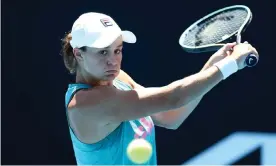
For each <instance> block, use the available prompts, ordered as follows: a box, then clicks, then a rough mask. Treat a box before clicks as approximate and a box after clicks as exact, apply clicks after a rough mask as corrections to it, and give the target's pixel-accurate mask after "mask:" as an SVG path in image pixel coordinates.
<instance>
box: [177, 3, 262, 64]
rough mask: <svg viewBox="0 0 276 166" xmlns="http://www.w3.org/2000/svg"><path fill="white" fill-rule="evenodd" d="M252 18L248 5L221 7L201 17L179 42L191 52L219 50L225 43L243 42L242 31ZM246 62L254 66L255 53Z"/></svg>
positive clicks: (256, 60) (256, 61)
mask: <svg viewBox="0 0 276 166" xmlns="http://www.w3.org/2000/svg"><path fill="white" fill-rule="evenodd" d="M251 20H252V13H251V11H250V9H249V8H248V7H247V6H244V5H234V6H229V7H225V8H222V9H219V10H217V11H215V12H212V13H210V14H208V15H206V16H205V17H203V18H201V19H199V20H198V21H196V22H195V23H193V24H192V25H191V26H190V27H188V28H187V29H186V30H185V31H184V32H183V33H182V35H181V36H180V39H179V44H180V45H181V47H182V48H183V49H184V50H185V51H187V52H189V53H201V52H210V51H217V50H218V49H220V48H221V47H222V46H224V44H225V43H230V42H234V41H236V42H237V44H239V43H241V33H242V32H244V31H245V29H246V28H247V26H248V25H249V24H250V22H251ZM245 63H246V65H247V66H248V67H253V66H255V65H256V64H257V63H258V58H257V56H256V55H254V54H250V55H248V56H247V58H246V60H245Z"/></svg>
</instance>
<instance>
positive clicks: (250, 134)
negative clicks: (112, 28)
mask: <svg viewBox="0 0 276 166" xmlns="http://www.w3.org/2000/svg"><path fill="white" fill-rule="evenodd" d="M238 4H239V5H246V6H248V7H249V8H250V9H251V10H252V12H253V20H252V22H251V24H250V26H249V27H248V28H247V30H246V32H245V33H244V34H243V35H242V37H243V38H242V39H243V40H247V41H249V42H250V43H251V44H252V45H253V46H255V47H256V48H257V50H258V52H259V54H260V56H261V58H260V61H259V64H258V65H257V66H256V67H254V68H247V69H244V70H242V71H240V72H238V73H236V74H234V75H232V76H231V77H230V78H229V79H227V80H226V81H223V82H221V83H220V84H219V85H218V86H217V87H215V88H214V89H213V90H211V91H210V92H209V93H208V94H207V95H206V96H205V97H204V98H203V100H202V101H201V103H200V104H199V105H198V107H197V108H196V110H195V111H194V112H193V113H192V114H191V115H190V117H189V118H188V119H187V120H186V121H185V122H184V123H183V124H182V126H181V127H180V128H179V129H178V130H166V129H163V128H157V131H156V132H157V135H156V139H157V155H158V164H160V165H163V164H177V165H178V164H195V163H200V164H216V163H220V164H239V165H243V164H246V165H248V164H254V165H259V164H276V161H275V160H276V152H275V149H276V147H275V146H276V143H275V140H276V137H275V135H276V125H275V124H276V123H275V118H276V113H275V111H276V109H275V106H274V103H275V99H276V97H275V92H276V90H275V83H276V81H275V80H276V78H275V77H276V74H275V71H276V70H275V61H276V58H275V39H274V38H275V33H274V32H275V28H274V26H273V24H274V22H273V21H275V14H271V13H273V11H274V10H275V8H274V6H273V1H270V0H263V1H252V0H242V1H241V0H238V1H237V0H224V1H221V0H209V1H203V0H202V1H184V0H175V1H166V0H164V1H162V0H159V1H144V0H139V1H138V0H137V1H134V0H128V1H127V0H105V1H100V0H98V1H95V0H94V1H92V0H90V1H88V0H82V1H74V0H67V1H65V0H59V1H57V0H56V1H55V0H47V1H46V0H44V1H42V0H37V1H21V0H3V1H1V7H2V17H1V19H2V22H1V23H2V26H1V28H2V30H1V39H2V45H1V49H2V50H1V51H2V52H1V54H2V57H1V58H2V65H1V69H2V82H1V83H2V90H1V93H2V102H1V104H2V111H1V113H2V116H1V136H2V138H1V151H2V153H1V160H2V161H1V164H13V165H14V164H17V165H19V164H20V165H23V164H28V165H31V164H40V165H42V164H48V165H49V164H50V165H54V164H55V165H56V164H58V165H61V164H62V165H67V164H70V165H71V164H76V163H75V158H74V153H73V149H72V144H71V140H70V136H69V130H68V126H67V121H66V116H65V108H64V93H65V91H66V88H67V85H68V83H70V82H72V81H74V78H73V77H72V76H70V75H69V74H68V71H67V70H66V69H65V67H64V65H63V61H62V57H61V56H60V49H61V38H62V37H63V36H64V35H65V33H66V32H68V31H69V30H70V29H71V27H72V24H73V22H74V21H75V20H76V18H77V17H78V16H79V15H81V14H82V13H84V12H90V11H95V12H102V13H105V14H108V15H111V16H112V17H113V18H114V19H115V20H116V22H117V23H118V24H119V25H120V27H121V28H122V29H128V30H131V31H133V32H134V33H135V34H136V36H137V38H138V41H137V44H134V45H127V44H126V45H125V46H124V49H125V50H124V58H123V65H122V69H123V70H125V71H126V72H127V73H129V75H131V76H132V77H133V78H134V80H136V82H138V83H139V84H141V85H143V86H146V87H154V86H163V85H166V84H169V83H171V82H172V81H175V80H177V79H181V78H183V77H185V76H189V75H191V74H194V73H196V72H198V71H199V70H200V69H201V68H202V67H203V65H204V64H205V62H206V61H207V60H208V58H209V57H210V55H211V54H212V53H201V54H190V53H186V52H184V51H183V50H182V48H181V47H180V45H179V44H178V39H179V37H180V35H181V33H182V32H183V31H184V30H185V29H186V28H187V27H188V26H189V25H190V24H192V23H193V22H194V21H196V20H198V19H199V18H201V17H202V16H205V15H206V14H208V13H210V12H212V11H214V10H217V9H219V8H222V7H226V6H230V5H238ZM273 36H274V37H273ZM210 161H211V162H210Z"/></svg>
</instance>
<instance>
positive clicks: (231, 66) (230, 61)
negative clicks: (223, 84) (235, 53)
mask: <svg viewBox="0 0 276 166" xmlns="http://www.w3.org/2000/svg"><path fill="white" fill-rule="evenodd" d="M214 65H215V66H217V67H218V68H219V70H220V71H221V73H222V75H223V79H224V80H225V79H226V78H227V77H229V76H230V75H231V74H233V73H235V72H237V71H238V70H239V67H238V64H237V62H236V60H235V59H234V58H232V57H231V56H228V57H226V58H224V59H223V60H221V61H219V62H217V63H215V64H214Z"/></svg>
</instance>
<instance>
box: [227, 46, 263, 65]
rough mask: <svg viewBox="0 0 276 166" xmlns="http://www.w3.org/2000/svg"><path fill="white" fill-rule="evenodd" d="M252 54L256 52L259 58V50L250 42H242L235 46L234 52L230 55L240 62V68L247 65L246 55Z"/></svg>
mask: <svg viewBox="0 0 276 166" xmlns="http://www.w3.org/2000/svg"><path fill="white" fill-rule="evenodd" d="M250 54H254V55H256V56H257V58H259V54H258V52H257V50H256V49H255V48H254V47H253V46H252V45H251V44H249V43H247V42H245V43H240V44H238V45H236V46H235V47H233V52H232V54H231V55H230V56H232V57H233V58H234V59H235V60H236V61H237V64H238V67H239V70H241V69H243V68H245V67H246V63H245V60H246V57H247V56H248V55H250Z"/></svg>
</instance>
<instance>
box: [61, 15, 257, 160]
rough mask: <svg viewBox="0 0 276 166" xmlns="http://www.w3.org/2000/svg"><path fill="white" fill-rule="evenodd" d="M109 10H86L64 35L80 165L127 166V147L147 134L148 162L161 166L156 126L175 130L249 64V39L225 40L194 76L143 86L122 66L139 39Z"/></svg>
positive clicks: (73, 133) (69, 105)
mask: <svg viewBox="0 0 276 166" xmlns="http://www.w3.org/2000/svg"><path fill="white" fill-rule="evenodd" d="M135 42H136V37H135V35H134V34H133V33H132V32H130V31H122V30H121V29H120V27H119V26H118V25H117V24H116V22H115V21H114V20H113V19H112V18H111V17H110V16H107V15H105V14H101V13H93V12H91V13H85V14H83V15H81V16H80V17H79V18H78V19H77V20H76V21H75V22H74V24H73V27H72V30H71V32H70V33H69V34H67V35H66V36H65V37H64V39H63V49H62V51H63V59H64V63H65V66H66V68H67V69H68V70H69V71H70V73H72V74H74V75H75V76H76V82H75V83H73V84H70V85H69V87H68V90H67V92H66V96H65V105H66V113H67V118H68V123H69V129H70V134H71V139H72V143H73V148H74V152H75V157H76V161H77V164H78V165H83V164H85V165H86V164H89V165H96V164H97V165H115V164H116V165H128V164H134V163H132V162H131V161H130V160H129V159H128V158H127V155H126V148H127V145H128V144H129V143H130V141H131V140H133V139H135V138H144V139H146V140H147V141H149V142H150V143H151V144H152V146H153V155H152V157H151V159H150V160H149V161H148V163H145V164H146V165H157V159H156V142H155V126H160V127H164V128H167V129H177V128H178V127H179V126H180V125H181V124H182V122H183V121H184V120H185V119H186V118H187V117H188V115H189V114H190V113H191V112H192V111H193V110H194V109H195V107H196V106H197V105H198V103H199V102H200V100H201V99H202V97H203V96H204V95H205V94H206V93H207V92H209V91H210V90H211V89H212V88H214V87H215V86H216V85H217V84H218V83H219V82H221V81H222V80H225V79H226V78H227V77H229V76H230V75H231V74H233V73H235V72H237V71H238V70H241V69H243V68H245V67H246V66H245V63H244V61H245V58H246V56H247V55H249V54H250V53H254V54H256V55H258V53H257V51H256V50H255V48H254V47H252V46H251V45H250V44H248V43H242V44H239V45H236V44H235V43H229V44H226V45H225V46H224V47H223V48H221V49H220V50H218V51H217V52H216V53H215V54H213V55H212V56H211V58H210V59H209V60H208V61H207V63H206V64H205V66H204V67H203V68H202V70H201V71H200V72H198V73H196V74H193V75H191V76H188V77H185V78H183V79H181V80H177V81H174V82H172V83H170V84H169V85H166V86H162V87H151V88H147V87H143V86H141V85H139V84H138V83H136V82H135V81H134V80H133V79H132V78H131V77H130V76H129V75H128V74H127V73H126V72H124V71H123V70H121V62H122V49H123V44H124V43H135Z"/></svg>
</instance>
